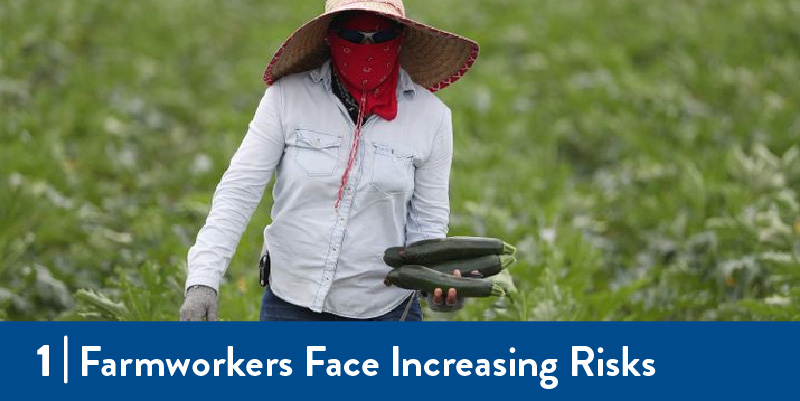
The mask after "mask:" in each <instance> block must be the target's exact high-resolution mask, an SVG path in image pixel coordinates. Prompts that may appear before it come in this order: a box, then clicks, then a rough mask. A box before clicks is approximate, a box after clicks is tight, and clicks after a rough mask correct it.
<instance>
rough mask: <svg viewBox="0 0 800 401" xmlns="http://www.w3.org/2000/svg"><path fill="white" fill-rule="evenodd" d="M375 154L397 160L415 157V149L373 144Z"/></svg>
mask: <svg viewBox="0 0 800 401" xmlns="http://www.w3.org/2000/svg"><path fill="white" fill-rule="evenodd" d="M373 145H374V146H375V153H377V154H379V155H384V156H391V157H394V158H397V159H405V158H410V157H414V149H413V148H410V147H405V146H389V145H383V144H380V143H373Z"/></svg>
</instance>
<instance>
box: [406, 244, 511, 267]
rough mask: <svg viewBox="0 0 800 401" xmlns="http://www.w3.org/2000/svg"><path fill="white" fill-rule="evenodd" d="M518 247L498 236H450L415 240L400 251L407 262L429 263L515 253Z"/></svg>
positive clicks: (416, 263)
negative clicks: (497, 237)
mask: <svg viewBox="0 0 800 401" xmlns="http://www.w3.org/2000/svg"><path fill="white" fill-rule="evenodd" d="M515 253H516V248H514V247H513V246H511V245H509V244H507V243H505V242H503V241H501V240H499V239H496V238H481V237H449V238H439V239H431V240H424V241H419V242H415V243H413V244H411V245H409V246H408V247H406V248H405V249H404V250H401V251H399V252H398V254H399V255H400V257H402V258H403V261H404V262H405V263H406V264H415V265H429V264H434V263H438V262H444V261H448V260H457V259H469V258H477V257H481V256H487V255H514V254H515Z"/></svg>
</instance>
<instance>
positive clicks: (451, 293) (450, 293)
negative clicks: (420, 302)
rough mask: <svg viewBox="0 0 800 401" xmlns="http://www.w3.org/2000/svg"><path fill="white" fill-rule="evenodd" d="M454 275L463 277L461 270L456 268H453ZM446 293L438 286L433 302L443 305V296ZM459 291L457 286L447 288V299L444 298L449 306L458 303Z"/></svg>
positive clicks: (434, 291) (434, 292)
mask: <svg viewBox="0 0 800 401" xmlns="http://www.w3.org/2000/svg"><path fill="white" fill-rule="evenodd" d="M453 276H455V277H461V270H458V269H455V270H453ZM443 295H444V291H442V289H441V288H436V289H435V290H433V304H434V305H441V304H442V296H443ZM457 296H458V292H457V291H456V289H455V288H450V289H449V290H447V299H445V300H444V302H445V304H446V305H448V306H453V305H455V304H456V301H457V298H456V297H457Z"/></svg>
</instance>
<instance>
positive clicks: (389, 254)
mask: <svg viewBox="0 0 800 401" xmlns="http://www.w3.org/2000/svg"><path fill="white" fill-rule="evenodd" d="M403 249H404V248H403V247H400V246H396V247H394V248H387V249H386V251H385V252H384V253H383V262H384V263H386V265H388V266H392V267H400V266H402V265H403V264H404V263H403V257H402V256H400V252H402V251H403Z"/></svg>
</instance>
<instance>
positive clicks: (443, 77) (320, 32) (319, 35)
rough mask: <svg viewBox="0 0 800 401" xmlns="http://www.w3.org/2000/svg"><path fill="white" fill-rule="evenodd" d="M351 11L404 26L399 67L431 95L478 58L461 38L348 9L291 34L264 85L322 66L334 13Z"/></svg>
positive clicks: (390, 15) (387, 13) (470, 44)
mask: <svg viewBox="0 0 800 401" xmlns="http://www.w3.org/2000/svg"><path fill="white" fill-rule="evenodd" d="M353 10H359V11H369V12H373V13H376V14H380V15H383V16H385V17H387V18H390V19H393V20H395V21H397V22H399V23H401V24H403V25H405V26H406V29H405V41H404V42H403V48H402V50H401V51H400V64H401V65H402V67H403V69H405V70H406V72H408V74H409V75H410V76H411V79H412V80H414V82H416V83H417V84H418V85H420V86H422V87H424V88H427V89H428V90H430V91H431V92H435V91H438V90H440V89H444V88H446V87H447V86H449V85H450V84H452V83H453V82H455V81H457V80H458V79H460V78H461V77H462V76H464V74H465V73H466V72H467V71H468V70H469V69H470V67H472V64H473V63H474V62H475V60H476V59H477V58H478V52H479V51H480V48H479V46H478V44H477V43H476V42H475V41H472V40H470V39H467V38H465V37H463V36H460V35H457V34H454V33H450V32H446V31H442V30H439V29H436V28H434V27H431V26H428V25H425V24H422V23H419V22H416V21H413V20H410V19H407V18H403V17H399V16H397V15H395V14H394V13H392V11H391V10H386V11H385V12H384V11H382V10H377V9H365V8H359V7H352V8H350V7H348V8H346V9H339V10H336V11H333V12H328V13H325V14H322V15H320V16H318V17H316V18H314V19H312V20H311V21H309V22H307V23H305V24H303V25H302V26H301V27H300V28H299V29H297V30H296V31H295V32H294V33H292V34H291V35H290V36H289V37H288V38H287V39H286V40H285V41H284V42H283V44H282V45H281V47H280V48H279V49H278V51H277V52H275V55H274V56H273V57H272V60H270V62H269V64H268V65H267V68H266V70H265V71H264V82H266V83H267V85H272V84H273V83H275V81H277V80H279V79H281V78H283V77H285V76H287V75H290V74H293V73H297V72H302V71H308V70H311V69H314V68H317V67H319V66H320V65H322V63H324V62H325V61H326V60H328V59H329V58H330V50H329V49H328V45H326V44H325V42H324V41H323V39H324V38H325V36H326V35H327V32H328V26H329V25H330V22H331V20H332V19H333V17H334V16H335V15H336V14H338V13H341V12H344V11H353Z"/></svg>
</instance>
